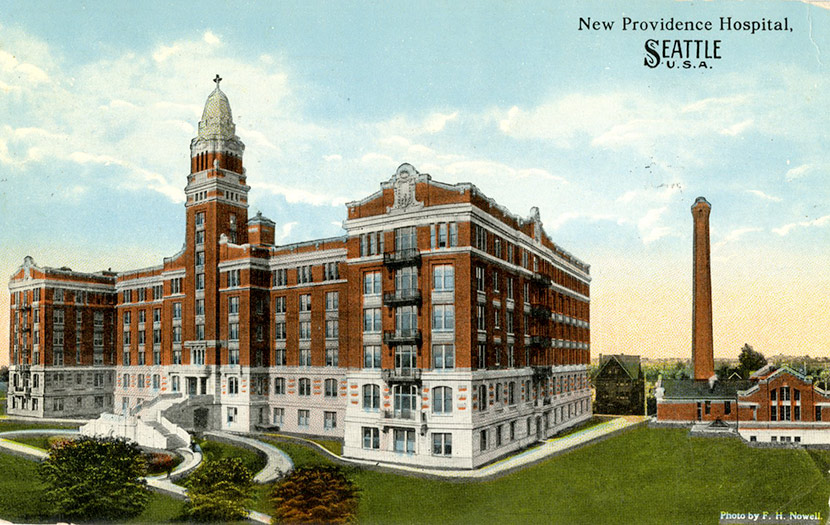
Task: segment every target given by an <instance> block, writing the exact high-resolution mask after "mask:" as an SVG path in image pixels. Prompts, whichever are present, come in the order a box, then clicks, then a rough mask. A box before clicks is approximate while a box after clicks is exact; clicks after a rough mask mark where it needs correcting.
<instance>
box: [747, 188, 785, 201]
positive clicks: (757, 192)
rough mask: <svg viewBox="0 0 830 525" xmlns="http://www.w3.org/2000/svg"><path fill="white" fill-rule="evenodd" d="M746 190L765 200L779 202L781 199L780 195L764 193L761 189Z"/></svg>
mask: <svg viewBox="0 0 830 525" xmlns="http://www.w3.org/2000/svg"><path fill="white" fill-rule="evenodd" d="M746 192H747V193H749V194H752V195H755V196H756V197H758V198H759V199H763V200H766V201H772V202H781V200H782V199H781V197H774V196H772V195H767V194H766V193H764V192H763V191H761V190H746Z"/></svg>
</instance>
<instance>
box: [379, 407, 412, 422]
mask: <svg viewBox="0 0 830 525" xmlns="http://www.w3.org/2000/svg"><path fill="white" fill-rule="evenodd" d="M415 414H416V411H415V410H410V409H408V408H407V409H399V410H384V411H383V419H407V420H410V421H414V420H415Z"/></svg>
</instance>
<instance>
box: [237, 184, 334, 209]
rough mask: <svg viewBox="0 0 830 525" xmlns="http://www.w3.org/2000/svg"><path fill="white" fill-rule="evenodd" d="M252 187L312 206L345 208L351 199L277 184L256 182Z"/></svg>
mask: <svg viewBox="0 0 830 525" xmlns="http://www.w3.org/2000/svg"><path fill="white" fill-rule="evenodd" d="M251 187H252V188H254V189H255V190H257V191H261V190H264V191H267V192H269V193H272V194H274V195H280V196H282V197H284V198H285V200H286V201H288V202H290V203H292V204H293V203H302V204H311V205H313V206H343V205H344V204H345V203H346V202H348V201H349V200H350V199H348V198H346V197H341V196H335V195H330V194H327V193H320V192H313V191H308V190H304V189H301V188H297V187H290V186H285V185H282V184H275V183H272V182H254V183H251Z"/></svg>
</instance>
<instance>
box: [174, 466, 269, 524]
mask: <svg viewBox="0 0 830 525" xmlns="http://www.w3.org/2000/svg"><path fill="white" fill-rule="evenodd" d="M253 479H254V477H253V475H252V474H251V471H250V470H248V468H247V467H245V464H244V463H243V462H242V460H241V459H239V458H222V459H218V460H215V461H207V462H206V463H205V464H203V465H202V466H201V467H199V470H197V471H196V472H195V473H194V474H193V476H192V477H191V478H190V480H188V482H187V495H188V496H189V497H190V501H189V502H188V503H187V506H186V507H185V511H186V512H187V514H188V516H190V517H191V518H193V519H196V520H197V521H233V520H239V519H242V518H245V517H246V516H247V515H248V507H250V506H251V504H252V503H253V498H252V497H251V486H252V485H253Z"/></svg>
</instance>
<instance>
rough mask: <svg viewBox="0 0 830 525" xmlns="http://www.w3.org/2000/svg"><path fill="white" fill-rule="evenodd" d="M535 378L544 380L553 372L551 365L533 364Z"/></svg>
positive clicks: (535, 379)
mask: <svg viewBox="0 0 830 525" xmlns="http://www.w3.org/2000/svg"><path fill="white" fill-rule="evenodd" d="M532 369H533V380H534V381H542V380H544V379H545V378H548V377H550V376H551V375H552V374H553V370H552V369H551V367H549V366H535V365H534V366H533V367H532Z"/></svg>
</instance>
